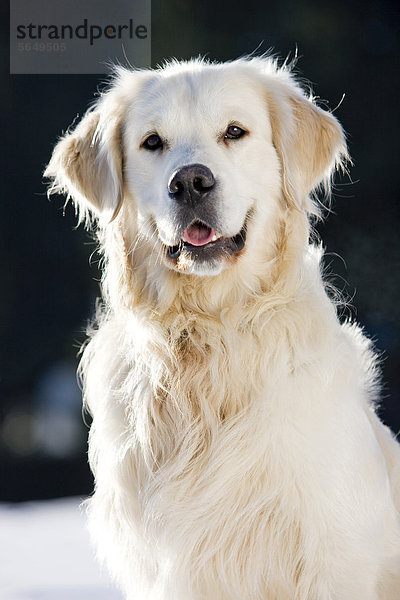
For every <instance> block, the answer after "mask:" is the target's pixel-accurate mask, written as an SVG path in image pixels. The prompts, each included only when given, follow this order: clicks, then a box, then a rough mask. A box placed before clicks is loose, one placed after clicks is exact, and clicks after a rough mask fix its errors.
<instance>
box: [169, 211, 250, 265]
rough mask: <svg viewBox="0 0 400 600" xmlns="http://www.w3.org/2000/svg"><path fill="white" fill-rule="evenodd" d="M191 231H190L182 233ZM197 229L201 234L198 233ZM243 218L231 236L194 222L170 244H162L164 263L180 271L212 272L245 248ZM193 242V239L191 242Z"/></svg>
mask: <svg viewBox="0 0 400 600" xmlns="http://www.w3.org/2000/svg"><path fill="white" fill-rule="evenodd" d="M189 231H191V232H192V234H191V235H190V233H186V232H189ZM199 232H201V234H200V233H199ZM246 235H247V219H246V221H245V223H244V225H243V227H242V229H241V230H240V231H239V233H238V234H237V235H235V236H232V237H226V236H222V235H218V234H217V233H216V232H215V231H214V230H213V229H212V228H211V227H209V226H207V225H206V224H204V223H202V222H194V223H193V224H192V225H191V226H190V227H188V228H187V229H185V232H184V234H183V236H182V238H181V240H180V241H179V242H178V244H176V245H174V246H165V245H164V246H165V248H166V250H165V252H164V254H163V258H164V264H165V265H166V266H167V267H168V268H170V269H173V270H174V271H178V272H180V273H186V274H193V275H200V276H215V275H218V274H219V273H221V272H222V271H223V270H224V269H225V268H227V267H229V266H230V265H232V264H233V263H235V262H236V260H237V258H238V257H239V256H240V254H242V253H243V252H244V250H245V246H246ZM191 242H193V243H191Z"/></svg>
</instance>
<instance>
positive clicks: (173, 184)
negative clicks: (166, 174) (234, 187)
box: [168, 164, 215, 203]
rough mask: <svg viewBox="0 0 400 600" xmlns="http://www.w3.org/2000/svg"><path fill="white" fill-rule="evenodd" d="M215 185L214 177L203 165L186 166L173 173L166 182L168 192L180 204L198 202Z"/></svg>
mask: <svg viewBox="0 0 400 600" xmlns="http://www.w3.org/2000/svg"><path fill="white" fill-rule="evenodd" d="M214 185H215V179H214V175H213V174H212V173H211V171H210V169H209V168H208V167H206V166H205V165H198V164H194V165H187V166H185V167H182V168H181V169H178V170H177V171H175V173H173V174H172V176H171V178H170V180H169V181H168V191H169V193H170V194H171V195H172V196H173V197H174V198H175V199H176V200H180V201H182V202H188V203H192V202H198V201H199V200H201V199H202V198H204V196H205V195H206V194H207V192H209V191H210V190H211V189H212V188H213V187H214Z"/></svg>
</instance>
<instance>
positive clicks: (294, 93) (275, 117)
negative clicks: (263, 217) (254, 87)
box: [268, 74, 347, 213]
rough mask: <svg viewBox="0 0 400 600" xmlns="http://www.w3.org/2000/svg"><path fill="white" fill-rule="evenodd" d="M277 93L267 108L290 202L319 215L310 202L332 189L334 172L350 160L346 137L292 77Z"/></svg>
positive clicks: (287, 198)
mask: <svg viewBox="0 0 400 600" xmlns="http://www.w3.org/2000/svg"><path fill="white" fill-rule="evenodd" d="M285 76H286V80H285V81H284V83H283V82H280V83H281V85H280V86H279V87H278V88H276V89H275V90H274V88H273V87H272V89H271V88H270V89H269V93H268V105H269V110H270V117H271V126H272V136H273V143H274V145H275V148H276V151H277V153H278V156H279V159H280V162H281V168H282V182H283V190H284V194H285V197H286V200H287V202H288V203H289V204H290V205H292V206H295V207H297V208H300V209H306V210H307V211H308V212H311V213H318V210H317V209H316V207H315V206H314V205H313V203H312V201H311V200H310V198H309V195H310V193H311V192H312V191H313V190H315V189H316V188H317V187H318V186H321V185H324V186H325V188H326V189H327V190H329V188H330V182H331V176H332V174H333V172H334V170H335V169H336V168H337V167H339V166H340V165H342V164H343V162H344V161H345V160H346V158H347V147H346V141H345V136H344V133H343V130H342V127H341V126H340V124H339V122H338V121H337V119H336V118H335V117H334V116H333V115H332V114H331V113H329V112H327V111H325V110H322V109H321V108H319V107H318V106H316V105H315V104H313V102H312V100H311V99H310V98H307V97H306V96H305V95H304V94H303V92H302V90H301V89H300V88H299V87H298V86H297V84H296V83H295V82H294V80H293V79H292V78H291V76H288V75H287V74H285Z"/></svg>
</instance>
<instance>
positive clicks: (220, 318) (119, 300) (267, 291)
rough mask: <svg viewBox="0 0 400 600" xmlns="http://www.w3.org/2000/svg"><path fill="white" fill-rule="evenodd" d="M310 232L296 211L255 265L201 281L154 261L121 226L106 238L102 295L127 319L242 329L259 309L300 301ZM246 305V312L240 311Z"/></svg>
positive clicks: (276, 229)
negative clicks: (135, 316)
mask: <svg viewBox="0 0 400 600" xmlns="http://www.w3.org/2000/svg"><path fill="white" fill-rule="evenodd" d="M309 229H310V227H309V222H308V219H307V216H306V215H305V214H304V213H301V212H300V211H292V212H291V213H290V214H289V215H288V214H286V215H285V217H284V218H277V219H276V221H275V223H274V224H273V226H272V227H271V228H270V230H269V232H268V237H267V240H265V239H263V240H261V241H260V244H259V245H258V247H257V253H256V256H255V258H254V257H252V261H251V263H249V264H247V263H246V260H242V259H241V260H240V261H238V262H237V263H236V264H234V265H233V266H231V267H228V268H227V269H225V270H224V271H223V272H222V273H220V274H219V275H218V276H210V277H201V276H197V275H185V274H182V273H177V272H175V271H172V270H171V269H168V268H167V267H166V266H165V265H164V264H163V263H162V261H160V259H159V257H154V256H153V255H151V256H149V248H148V246H147V245H146V244H145V243H141V242H140V241H139V242H138V241H137V239H136V237H135V236H132V239H130V238H128V237H127V235H126V233H125V229H124V228H123V227H122V226H121V223H118V222H117V223H116V224H113V227H112V228H111V229H110V230H109V231H108V232H107V234H106V235H107V236H108V240H107V247H108V248H110V247H111V249H112V250H111V253H109V255H108V256H106V257H105V264H106V268H105V273H104V277H103V291H104V294H105V295H106V296H107V301H108V303H109V304H110V305H111V306H112V307H113V309H114V311H115V312H117V311H118V312H119V311H121V307H122V310H123V311H124V312H125V313H126V314H127V315H128V314H129V313H137V312H138V311H139V312H146V311H147V313H148V318H149V319H156V320H159V321H160V322H164V323H165V327H166V328H168V327H169V323H172V322H175V323H176V322H177V321H180V322H182V323H184V322H185V321H187V323H188V325H189V327H190V325H191V324H193V320H196V321H197V322H200V321H203V322H204V324H205V325H206V323H207V321H209V320H212V321H213V326H214V327H215V325H216V322H217V323H219V324H220V325H221V326H223V324H224V323H225V324H226V323H228V322H229V325H230V326H231V327H236V328H237V327H241V326H243V325H244V323H243V322H242V321H243V318H244V319H245V320H247V319H250V320H251V315H252V314H253V313H254V314H259V309H260V306H262V307H263V310H264V311H268V310H271V311H273V310H276V309H279V307H281V306H282V305H285V304H287V303H288V302H291V301H292V300H294V299H295V298H296V296H297V294H298V292H299V290H300V288H301V287H302V282H303V278H304V273H303V271H304V268H305V265H304V257H305V255H306V254H307V253H308V252H309V245H308V238H309ZM111 240H114V243H110V241H111ZM121 248H124V252H121ZM133 248H134V250H132V249H133ZM244 259H245V257H244ZM283 274H284V276H282V275H283ZM243 306H245V307H246V308H247V310H246V311H243V310H238V308H239V307H243ZM235 315H237V316H235ZM183 329H185V327H183Z"/></svg>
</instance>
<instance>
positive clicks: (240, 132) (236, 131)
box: [224, 125, 247, 140]
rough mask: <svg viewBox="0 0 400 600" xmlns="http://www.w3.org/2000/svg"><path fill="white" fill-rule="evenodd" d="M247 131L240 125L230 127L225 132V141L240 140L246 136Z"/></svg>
mask: <svg viewBox="0 0 400 600" xmlns="http://www.w3.org/2000/svg"><path fill="white" fill-rule="evenodd" d="M246 133H247V131H245V130H244V129H242V128H241V127H239V126H238V125H229V127H228V129H227V130H226V132H225V136H224V137H225V139H228V140H238V139H239V138H241V137H243V136H244V135H246Z"/></svg>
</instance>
